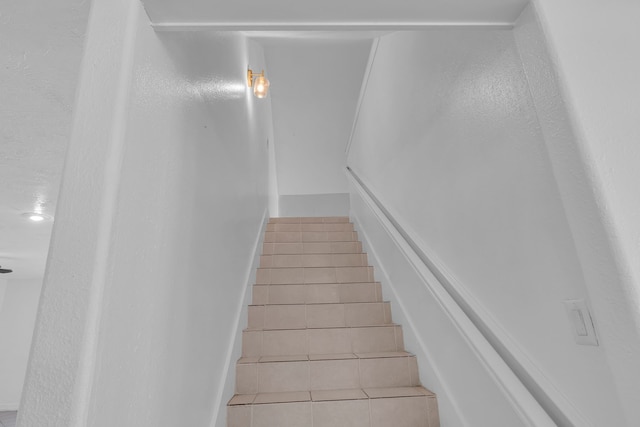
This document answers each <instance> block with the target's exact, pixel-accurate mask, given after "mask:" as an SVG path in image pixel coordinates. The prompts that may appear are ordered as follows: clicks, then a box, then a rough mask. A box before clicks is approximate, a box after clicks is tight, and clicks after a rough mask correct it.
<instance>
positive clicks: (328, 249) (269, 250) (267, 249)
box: [262, 241, 362, 255]
mask: <svg viewBox="0 0 640 427" xmlns="http://www.w3.org/2000/svg"><path fill="white" fill-rule="evenodd" d="M359 253H362V243H361V242H359V241H355V242H290V243H275V242H265V243H263V244H262V254H263V255H291V254H359Z"/></svg>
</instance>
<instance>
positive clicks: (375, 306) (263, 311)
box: [247, 302, 391, 330]
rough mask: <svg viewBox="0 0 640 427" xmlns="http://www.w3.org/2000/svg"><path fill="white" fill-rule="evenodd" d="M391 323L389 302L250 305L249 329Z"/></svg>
mask: <svg viewBox="0 0 640 427" xmlns="http://www.w3.org/2000/svg"><path fill="white" fill-rule="evenodd" d="M390 323H391V307H390V305H389V303H388V302H374V303H348V304H311V305H306V304H290V305H266V306H265V305H254V306H249V323H248V326H247V328H248V329H252V330H258V329H303V328H339V327H345V326H371V325H385V324H390Z"/></svg>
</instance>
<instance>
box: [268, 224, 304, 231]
mask: <svg viewBox="0 0 640 427" xmlns="http://www.w3.org/2000/svg"><path fill="white" fill-rule="evenodd" d="M301 230H302V227H301V226H300V224H286V223H281V224H276V225H275V227H274V230H273V231H301Z"/></svg>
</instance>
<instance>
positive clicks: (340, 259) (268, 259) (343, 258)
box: [260, 253, 369, 268]
mask: <svg viewBox="0 0 640 427" xmlns="http://www.w3.org/2000/svg"><path fill="white" fill-rule="evenodd" d="M368 265H369V262H368V260H367V254H362V253H360V254H332V253H327V254H291V255H262V256H261V257H260V268H288V267H366V266H368Z"/></svg>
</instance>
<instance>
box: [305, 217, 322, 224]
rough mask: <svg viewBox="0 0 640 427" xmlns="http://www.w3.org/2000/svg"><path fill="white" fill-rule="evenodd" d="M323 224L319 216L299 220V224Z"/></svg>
mask: <svg viewBox="0 0 640 427" xmlns="http://www.w3.org/2000/svg"><path fill="white" fill-rule="evenodd" d="M322 222H323V219H322V217H319V216H317V217H316V216H314V217H301V218H300V223H302V224H316V223H319V224H321V223H322Z"/></svg>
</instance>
